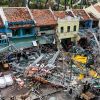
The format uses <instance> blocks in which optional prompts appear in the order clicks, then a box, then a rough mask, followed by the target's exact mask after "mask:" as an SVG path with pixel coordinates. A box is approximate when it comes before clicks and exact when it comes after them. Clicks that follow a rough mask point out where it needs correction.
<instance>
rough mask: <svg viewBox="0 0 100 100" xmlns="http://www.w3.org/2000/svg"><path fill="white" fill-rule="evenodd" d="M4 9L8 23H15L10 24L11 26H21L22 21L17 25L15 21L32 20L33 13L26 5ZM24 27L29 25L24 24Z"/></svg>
mask: <svg viewBox="0 0 100 100" xmlns="http://www.w3.org/2000/svg"><path fill="white" fill-rule="evenodd" d="M3 11H4V14H5V16H6V18H7V20H8V23H13V24H10V26H13V27H17V26H18V25H19V26H18V27H21V23H19V24H17V25H16V24H15V22H17V23H18V22H28V21H32V18H31V15H30V13H29V11H28V9H27V8H26V7H5V8H3ZM26 24H27V23H26ZM29 24H30V23H29ZM30 25H31V24H30ZM22 26H23V25H22ZM23 27H27V25H24V26H23Z"/></svg>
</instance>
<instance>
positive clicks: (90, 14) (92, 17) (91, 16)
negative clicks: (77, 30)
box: [88, 13, 98, 20]
mask: <svg viewBox="0 0 100 100" xmlns="http://www.w3.org/2000/svg"><path fill="white" fill-rule="evenodd" d="M88 14H89V16H90V18H91V19H93V20H98V19H97V18H96V17H95V16H94V15H93V14H92V13H88Z"/></svg>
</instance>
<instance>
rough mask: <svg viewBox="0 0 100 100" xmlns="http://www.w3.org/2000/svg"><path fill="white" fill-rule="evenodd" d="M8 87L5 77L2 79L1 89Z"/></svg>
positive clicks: (0, 80) (0, 79)
mask: <svg viewBox="0 0 100 100" xmlns="http://www.w3.org/2000/svg"><path fill="white" fill-rule="evenodd" d="M5 87H6V81H5V79H4V77H0V88H5Z"/></svg>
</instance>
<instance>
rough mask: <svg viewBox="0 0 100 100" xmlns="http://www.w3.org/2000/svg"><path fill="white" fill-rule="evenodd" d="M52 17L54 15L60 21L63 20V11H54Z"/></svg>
mask: <svg viewBox="0 0 100 100" xmlns="http://www.w3.org/2000/svg"><path fill="white" fill-rule="evenodd" d="M54 15H55V16H56V17H57V18H60V19H63V18H65V17H66V13H65V11H54Z"/></svg>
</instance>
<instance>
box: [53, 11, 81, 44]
mask: <svg viewBox="0 0 100 100" xmlns="http://www.w3.org/2000/svg"><path fill="white" fill-rule="evenodd" d="M54 15H55V17H56V19H57V22H58V26H57V32H56V33H57V36H58V39H59V40H60V42H65V43H66V45H67V44H68V43H69V42H75V41H76V40H77V39H78V35H77V33H78V32H79V19H78V18H77V17H74V14H73V12H72V11H55V12H54Z"/></svg>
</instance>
